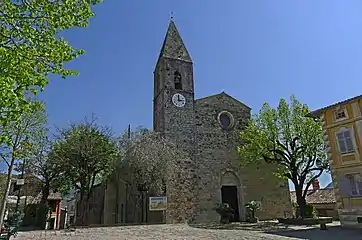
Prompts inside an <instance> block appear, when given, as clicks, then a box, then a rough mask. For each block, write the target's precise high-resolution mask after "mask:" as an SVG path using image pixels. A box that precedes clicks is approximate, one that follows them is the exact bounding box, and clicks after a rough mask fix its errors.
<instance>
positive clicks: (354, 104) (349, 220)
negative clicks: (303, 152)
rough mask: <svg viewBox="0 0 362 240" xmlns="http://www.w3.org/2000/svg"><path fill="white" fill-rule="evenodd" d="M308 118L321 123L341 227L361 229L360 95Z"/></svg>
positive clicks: (325, 108)
mask: <svg viewBox="0 0 362 240" xmlns="http://www.w3.org/2000/svg"><path fill="white" fill-rule="evenodd" d="M308 116H309V117H314V118H316V119H319V120H320V121H321V122H322V126H323V134H324V142H325V146H326V151H327V155H328V158H329V162H330V167H331V175H332V181H333V185H334V193H335V199H336V208H337V211H338V214H339V219H340V221H341V224H342V226H349V227H360V228H362V95H360V96H357V97H354V98H350V99H347V100H344V101H342V102H338V103H336V104H333V105H330V106H327V107H324V108H322V109H318V110H316V111H313V112H311V113H310V114H309V115H308Z"/></svg>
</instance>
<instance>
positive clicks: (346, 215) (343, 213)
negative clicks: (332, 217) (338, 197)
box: [339, 209, 362, 229]
mask: <svg viewBox="0 0 362 240" xmlns="http://www.w3.org/2000/svg"><path fill="white" fill-rule="evenodd" d="M339 221H340V222H341V225H342V227H351V228H361V229H362V209H352V210H340V211H339Z"/></svg>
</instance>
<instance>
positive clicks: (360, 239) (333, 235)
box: [263, 225, 362, 240]
mask: <svg viewBox="0 0 362 240" xmlns="http://www.w3.org/2000/svg"><path fill="white" fill-rule="evenodd" d="M327 226H328V225H327ZM263 232H265V233H268V234H271V235H277V236H284V237H291V238H297V239H298V238H299V239H308V240H324V239H325V240H342V239H346V240H362V230H359V229H346V228H342V227H341V226H330V227H328V228H327V230H320V229H319V228H310V229H293V230H292V229H291V230H284V231H278V230H273V231H263Z"/></svg>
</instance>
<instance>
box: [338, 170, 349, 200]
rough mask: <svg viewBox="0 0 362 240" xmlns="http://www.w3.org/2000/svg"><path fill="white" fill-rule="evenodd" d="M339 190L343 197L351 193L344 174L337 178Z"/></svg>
mask: <svg viewBox="0 0 362 240" xmlns="http://www.w3.org/2000/svg"><path fill="white" fill-rule="evenodd" d="M339 192H340V194H341V196H343V197H348V196H350V195H351V191H350V188H349V184H348V181H347V177H346V176H345V175H342V176H340V178H339Z"/></svg>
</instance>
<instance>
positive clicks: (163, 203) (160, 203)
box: [149, 197, 167, 211]
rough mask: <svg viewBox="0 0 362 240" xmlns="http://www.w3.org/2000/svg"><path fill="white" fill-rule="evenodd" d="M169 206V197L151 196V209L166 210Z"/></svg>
mask: <svg viewBox="0 0 362 240" xmlns="http://www.w3.org/2000/svg"><path fill="white" fill-rule="evenodd" d="M166 208H167V197H150V199H149V209H150V211H165V210H166Z"/></svg>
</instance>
